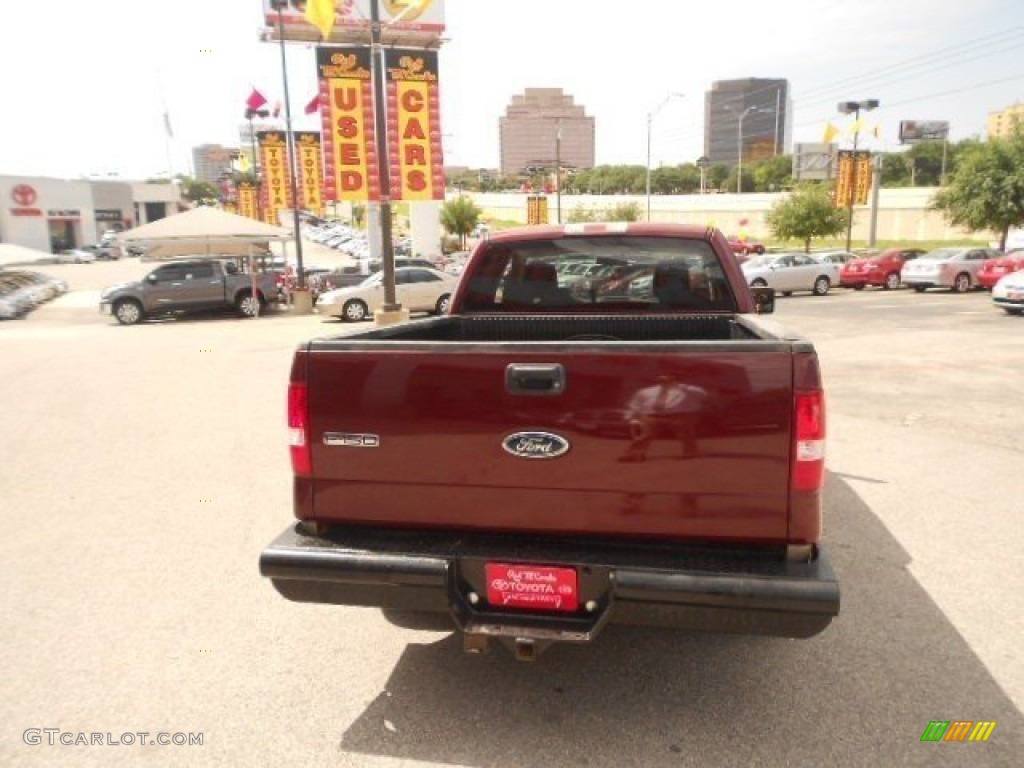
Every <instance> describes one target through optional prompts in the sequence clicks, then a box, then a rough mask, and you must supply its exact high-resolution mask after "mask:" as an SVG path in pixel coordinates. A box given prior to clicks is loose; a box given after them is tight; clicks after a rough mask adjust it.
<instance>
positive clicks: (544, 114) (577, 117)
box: [499, 88, 594, 175]
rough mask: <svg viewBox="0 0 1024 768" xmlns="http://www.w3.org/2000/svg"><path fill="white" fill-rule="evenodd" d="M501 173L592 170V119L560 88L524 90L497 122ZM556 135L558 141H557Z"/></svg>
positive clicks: (515, 97)
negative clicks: (499, 138) (527, 170)
mask: <svg viewBox="0 0 1024 768" xmlns="http://www.w3.org/2000/svg"><path fill="white" fill-rule="evenodd" d="M499 130H500V133H501V172H502V173H503V174H506V175H515V174H518V173H523V172H524V171H526V169H528V168H531V167H535V168H540V167H542V168H547V169H549V170H553V169H554V167H555V165H556V162H560V163H561V166H562V168H577V169H582V168H593V167H594V118H592V117H587V114H586V111H585V110H584V108H583V107H582V106H581V105H578V104H574V103H573V97H572V96H571V95H569V94H567V93H563V92H562V89H561V88H527V89H526V90H525V92H524V93H523V94H522V95H516V96H513V97H512V101H511V102H510V103H509V105H508V108H507V109H506V111H505V115H504V117H502V118H501V119H500V121H499ZM559 135H560V136H561V138H560V139H559Z"/></svg>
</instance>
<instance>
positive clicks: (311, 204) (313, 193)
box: [295, 131, 324, 216]
mask: <svg viewBox="0 0 1024 768" xmlns="http://www.w3.org/2000/svg"><path fill="white" fill-rule="evenodd" d="M295 154H296V155H297V157H298V163H299V207H300V208H302V209H303V210H307V211H309V212H310V213H312V214H313V215H314V216H323V215H324V194H323V188H324V165H323V159H322V158H321V156H320V134H319V133H318V132H316V131H299V132H297V133H296V134H295Z"/></svg>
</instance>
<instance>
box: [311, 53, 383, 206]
mask: <svg viewBox="0 0 1024 768" xmlns="http://www.w3.org/2000/svg"><path fill="white" fill-rule="evenodd" d="M316 66H317V71H318V73H319V78H320V116H321V118H322V120H323V142H324V195H325V197H326V199H327V200H346V201H357V202H365V201H367V200H379V199H380V183H379V180H378V176H377V154H376V150H375V149H374V147H375V145H374V141H375V132H374V125H373V86H372V83H371V81H370V49H369V48H317V49H316Z"/></svg>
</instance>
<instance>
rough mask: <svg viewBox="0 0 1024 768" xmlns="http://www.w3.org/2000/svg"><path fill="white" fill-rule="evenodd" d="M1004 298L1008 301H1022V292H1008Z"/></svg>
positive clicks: (1023, 295)
mask: <svg viewBox="0 0 1024 768" xmlns="http://www.w3.org/2000/svg"><path fill="white" fill-rule="evenodd" d="M1006 298H1008V299H1009V300H1010V301H1021V300H1022V299H1024V291H1008V292H1007V294H1006Z"/></svg>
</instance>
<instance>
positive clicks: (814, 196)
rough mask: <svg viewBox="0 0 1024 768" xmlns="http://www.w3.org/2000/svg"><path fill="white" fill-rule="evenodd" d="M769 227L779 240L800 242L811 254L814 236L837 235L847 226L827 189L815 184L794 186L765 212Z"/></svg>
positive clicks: (844, 218)
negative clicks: (789, 192)
mask: <svg viewBox="0 0 1024 768" xmlns="http://www.w3.org/2000/svg"><path fill="white" fill-rule="evenodd" d="M767 222H768V226H769V227H771V230H772V232H773V233H774V234H775V236H776V237H777V238H779V239H780V240H803V241H804V250H805V251H806V252H808V253H809V252H810V250H811V240H812V239H814V238H815V237H828V236H829V235H836V234H838V233H840V232H842V231H843V229H844V228H845V227H846V213H845V212H844V211H842V210H840V209H839V208H836V206H835V203H833V202H832V196H831V195H830V194H829V192H828V190H827V189H826V188H825V187H823V186H820V185H817V184H808V185H805V186H802V187H797V188H796V189H795V190H794V191H793V192H792V194H790V195H789V196H788V197H786V198H784V199H782V200H780V201H779V202H777V203H776V204H775V205H774V207H772V209H771V210H770V211H769V212H768V217H767Z"/></svg>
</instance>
